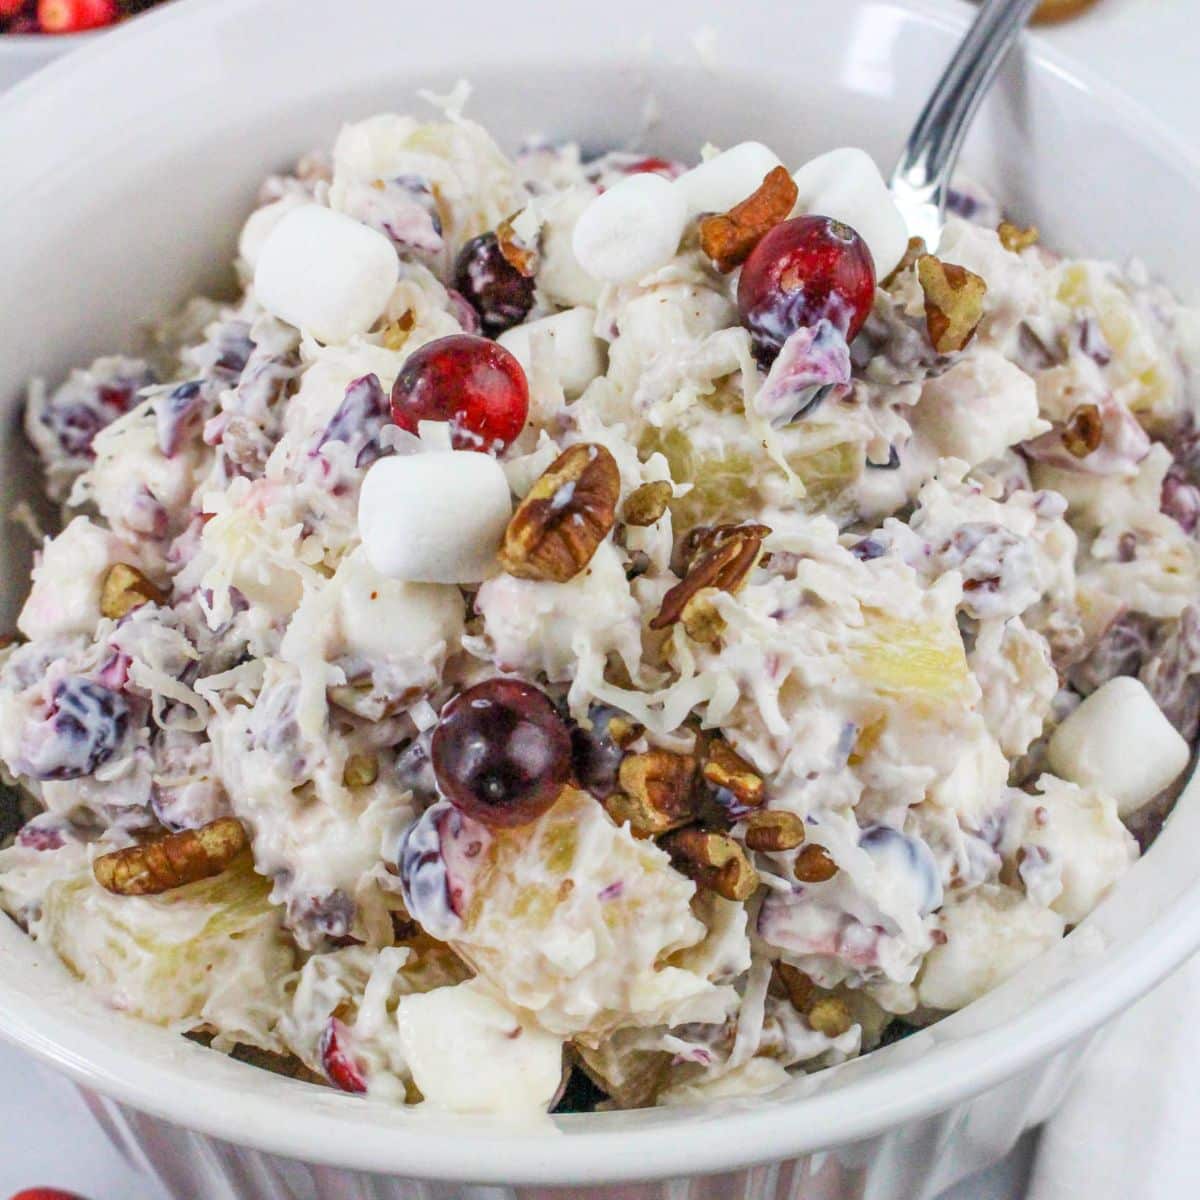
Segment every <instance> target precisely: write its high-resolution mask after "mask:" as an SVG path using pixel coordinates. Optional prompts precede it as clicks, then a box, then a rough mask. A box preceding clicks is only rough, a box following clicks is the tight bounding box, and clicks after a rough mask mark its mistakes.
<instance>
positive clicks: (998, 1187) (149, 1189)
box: [0, 0, 1200, 1200]
mask: <svg viewBox="0 0 1200 1200" xmlns="http://www.w3.org/2000/svg"><path fill="white" fill-rule="evenodd" d="M1198 25H1200V0H1100V3H1099V5H1098V7H1097V8H1096V10H1095V11H1094V12H1092V13H1090V14H1088V15H1087V16H1085V17H1082V18H1079V19H1077V20H1075V21H1073V22H1071V23H1069V24H1067V25H1063V26H1061V27H1059V28H1057V29H1054V30H1050V31H1047V33H1046V36H1047V37H1048V38H1049V39H1050V40H1051V41H1053V42H1054V43H1055V44H1057V45H1058V46H1059V47H1060V48H1061V49H1063V50H1064V51H1067V52H1069V53H1071V54H1072V55H1075V56H1078V57H1079V58H1080V59H1082V60H1083V61H1084V62H1086V63H1088V64H1089V65H1090V66H1091V67H1092V68H1093V69H1095V70H1097V71H1098V72H1099V73H1101V74H1103V75H1105V76H1107V77H1108V78H1109V79H1111V80H1113V81H1114V82H1116V83H1118V84H1119V85H1121V86H1123V87H1124V88H1125V89H1126V90H1128V91H1129V92H1131V93H1132V94H1133V95H1135V96H1136V97H1138V98H1139V99H1140V100H1141V101H1142V102H1143V103H1145V104H1146V105H1147V106H1149V107H1151V108H1152V109H1154V110H1155V111H1156V112H1157V113H1158V115H1159V118H1160V120H1161V121H1162V122H1163V123H1164V124H1166V125H1168V126H1171V127H1174V129H1175V130H1176V132H1178V133H1180V134H1183V135H1184V136H1186V137H1188V138H1189V139H1193V140H1194V139H1195V138H1197V137H1200V83H1197V82H1196V77H1195V72H1194V67H1193V61H1194V52H1193V51H1192V49H1191V47H1193V46H1195V45H1196V42H1197V38H1198V36H1200V35H1198V33H1197V27H1198ZM0 1080H3V1086H2V1087H0V1129H2V1130H3V1131H4V1133H3V1136H2V1138H0V1200H3V1198H4V1197H7V1196H9V1195H10V1194H11V1193H12V1192H14V1191H17V1190H18V1189H21V1188H28V1187H33V1186H37V1185H42V1186H46V1185H52V1186H57V1187H61V1188H68V1189H73V1190H75V1191H78V1192H79V1193H80V1194H81V1195H83V1196H86V1197H88V1200H165V1198H164V1197H163V1195H162V1193H161V1192H160V1191H159V1189H158V1188H157V1187H155V1186H154V1185H153V1184H151V1183H149V1182H148V1181H146V1180H144V1179H141V1178H139V1177H138V1176H137V1175H136V1173H135V1172H134V1171H133V1170H132V1169H131V1168H130V1167H129V1166H128V1165H127V1164H126V1163H124V1162H123V1160H122V1159H121V1158H120V1157H119V1156H118V1155H117V1154H116V1152H115V1151H113V1150H112V1149H111V1148H110V1147H109V1145H108V1143H107V1142H106V1140H105V1139H104V1137H103V1135H102V1134H101V1132H100V1130H99V1128H98V1127H97V1126H96V1125H95V1124H94V1122H93V1121H92V1119H91V1117H90V1116H89V1115H88V1112H87V1109H86V1108H85V1106H84V1104H83V1102H82V1100H81V1099H80V1097H79V1095H78V1093H77V1092H75V1090H74V1089H73V1088H72V1087H71V1086H70V1085H68V1084H66V1083H65V1082H63V1081H61V1080H60V1079H58V1078H57V1077H56V1076H54V1075H53V1074H52V1073H50V1072H48V1071H46V1070H45V1069H43V1068H42V1067H40V1066H37V1065H36V1064H34V1063H33V1062H31V1061H29V1060H27V1059H26V1058H25V1057H24V1056H22V1055H21V1054H20V1053H18V1052H16V1051H14V1050H12V1049H10V1048H9V1047H7V1046H5V1045H3V1044H0ZM1197 1118H1198V1119H1200V1113H1198V1114H1197ZM1097 1132H1098V1135H1099V1136H1106V1131H1103V1130H1099V1131H1097ZM1033 1148H1034V1146H1033V1139H1032V1138H1026V1139H1025V1141H1024V1142H1023V1143H1022V1145H1021V1146H1020V1147H1019V1148H1018V1151H1017V1152H1016V1153H1015V1154H1014V1155H1013V1156H1011V1158H1010V1160H1009V1161H1008V1162H1006V1163H1004V1164H1002V1165H1001V1166H1000V1167H999V1168H997V1169H996V1170H994V1171H992V1172H989V1173H988V1174H987V1175H986V1176H985V1177H983V1178H981V1179H976V1180H971V1181H968V1182H967V1183H966V1184H964V1185H962V1186H961V1187H959V1188H957V1189H955V1191H954V1192H953V1193H951V1194H950V1195H949V1196H947V1197H946V1198H945V1200H1020V1197H1021V1195H1022V1192H1023V1187H1024V1180H1025V1177H1026V1174H1027V1171H1028V1165H1029V1161H1030V1158H1031V1154H1032V1151H1033ZM1129 1186H1130V1191H1129V1192H1128V1200H1138V1196H1137V1193H1136V1187H1135V1181H1133V1180H1131V1181H1129ZM1180 1200H1185V1198H1183V1197H1181V1198H1180Z"/></svg>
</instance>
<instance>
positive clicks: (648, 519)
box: [621, 479, 675, 525]
mask: <svg viewBox="0 0 1200 1200" xmlns="http://www.w3.org/2000/svg"><path fill="white" fill-rule="evenodd" d="M674 494H675V489H674V488H672V487H671V485H670V484H669V483H668V482H667V481H666V480H665V479H656V480H655V481H654V482H653V483H643V484H642V486H641V487H640V488H635V489H634V490H633V491H632V492H630V493H629V495H628V497H626V500H625V507H624V508H623V509H622V511H621V519H622V520H623V521H624V522H625V524H626V525H653V524H654V523H655V521H658V520H660V519H661V518H662V515H663V513H665V512H666V511H667V505H668V504H669V503H670V501H671V497H672V496H673V495H674Z"/></svg>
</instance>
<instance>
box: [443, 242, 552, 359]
mask: <svg viewBox="0 0 1200 1200" xmlns="http://www.w3.org/2000/svg"><path fill="white" fill-rule="evenodd" d="M454 286H455V287H456V288H457V289H458V290H459V291H460V292H461V293H462V295H463V296H464V297H465V298H466V300H467V302H468V303H469V304H470V305H471V306H472V307H473V308H474V309H475V311H476V312H477V313H478V314H479V322H480V325H481V326H482V327H483V332H484V333H486V334H487V335H488V336H489V337H496V336H497V335H499V334H501V333H503V332H504V331H505V330H506V329H511V328H512V327H513V326H514V325H520V323H521V322H522V321H523V320H525V318H526V317H527V316H528V315H529V310H530V309H531V308H532V307H533V293H534V282H533V280H532V279H531V278H529V277H528V276H526V275H522V274H521V272H520V271H518V270H517V268H516V267H514V266H513V265H512V263H510V262H509V261H508V259H507V258H505V257H504V253H503V252H502V251H501V249H500V242H499V240H498V239H497V237H496V235H495V234H494V233H484V234H481V235H480V236H479V237H477V238H472V239H471V240H470V241H469V242H468V243H467V244H466V245H465V246H464V247H463V248H462V250H461V252H460V253H459V256H458V261H457V262H456V263H455V266H454Z"/></svg>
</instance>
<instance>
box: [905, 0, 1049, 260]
mask: <svg viewBox="0 0 1200 1200" xmlns="http://www.w3.org/2000/svg"><path fill="white" fill-rule="evenodd" d="M1038 3H1039V0H986V2H985V3H984V5H983V7H982V8H981V9H980V11H979V15H978V16H977V17H976V18H975V21H974V22H973V24H972V25H971V28H970V29H969V30H967V36H966V37H965V38H963V40H962V44H961V45H960V46H959V47H958V49H957V50H956V51H955V54H954V57H953V58H952V59H951V60H950V63H949V65H948V66H947V67H946V69H945V71H944V72H943V73H942V77H941V79H939V80H938V82H937V86H936V87H935V88H934V89H933V94H932V95H931V96H930V97H929V100H928V102H927V103H926V105H925V107H924V109H922V110H921V115H920V116H919V117H918V118H917V123H916V125H914V126H913V131H912V133H911V134H910V135H909V138H908V141H907V142H906V143H905V146H904V152H903V153H902V154H901V155H900V161H899V162H898V163H897V164H896V169H895V170H894V171H893V172H892V178H891V181H890V183H889V187H890V188H891V191H892V196H893V198H894V199H895V201H896V205H897V207H898V208H899V209H900V211H901V212H902V213H903V214H904V219H905V221H906V222H907V223H908V232H909V233H910V234H911V235H912V236H913V237H920V238H924V239H925V245H926V246H927V247H928V248H929V249H930V250H931V251H933V250H936V249H937V246H938V242H939V241H940V240H941V236H942V227H943V226H944V224H945V220H946V197H947V194H948V193H949V190H950V178H951V176H952V175H953V174H954V168H955V165H956V164H957V162H958V152H959V150H961V149H962V143H963V139H964V138H965V137H966V134H967V129H968V128H969V127H970V124H971V121H972V119H973V118H974V116H975V113H976V110H977V109H978V108H979V105H980V102H981V101H982V100H983V97H984V96H985V95H986V94H987V90H988V88H989V87H991V84H992V80H993V79H995V77H996V72H997V70H999V68H1000V64H1001V62H1003V60H1004V56H1005V55H1006V54H1007V53H1008V51H1009V50H1010V49H1011V48H1012V46H1013V44H1014V43H1015V42H1016V40H1017V38H1019V37H1020V35H1021V30H1022V29H1023V28H1024V27H1025V23H1026V21H1028V20H1029V18H1030V16H1031V15H1032V13H1033V10H1034V9H1035V8H1037V6H1038Z"/></svg>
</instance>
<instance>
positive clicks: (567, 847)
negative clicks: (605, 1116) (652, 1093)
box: [454, 788, 728, 1044]
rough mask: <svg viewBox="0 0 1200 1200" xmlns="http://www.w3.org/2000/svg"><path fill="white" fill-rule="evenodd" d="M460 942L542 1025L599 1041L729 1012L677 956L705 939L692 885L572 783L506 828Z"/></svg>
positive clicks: (720, 995)
mask: <svg viewBox="0 0 1200 1200" xmlns="http://www.w3.org/2000/svg"><path fill="white" fill-rule="evenodd" d="M486 854H487V861H486V862H484V864H483V865H482V866H481V868H480V872H479V874H478V876H477V877H476V883H475V887H474V889H473V892H472V897H471V902H470V904H469V906H468V908H467V911H466V913H465V915H464V922H463V930H462V932H461V934H460V935H459V936H458V937H457V938H456V939H455V940H454V948H455V949H456V950H457V951H458V952H459V953H460V954H461V955H462V956H463V957H464V958H465V959H466V960H467V961H468V962H469V963H470V964H471V965H472V966H473V967H474V968H475V969H476V970H477V971H478V972H479V974H480V975H482V976H484V977H485V978H486V979H487V980H488V981H489V982H490V983H491V984H492V986H493V987H495V988H496V989H498V990H499V991H500V992H501V993H502V994H503V995H505V996H506V997H507V998H508V1000H509V1001H510V1002H511V1003H513V1004H515V1005H517V1006H519V1007H521V1008H525V1009H529V1010H530V1011H532V1012H533V1013H534V1014H535V1015H536V1017H537V1019H538V1022H539V1023H540V1024H541V1025H542V1027H543V1028H545V1029H547V1030H549V1031H551V1032H553V1033H557V1034H559V1035H562V1036H574V1035H579V1036H581V1037H582V1038H583V1039H584V1040H585V1041H589V1042H591V1043H592V1044H595V1042H596V1041H598V1040H599V1039H600V1038H602V1037H605V1036H607V1035H608V1034H609V1033H611V1032H612V1031H613V1030H614V1029H618V1028H621V1027H622V1026H626V1025H657V1024H662V1023H675V1022H677V1021H679V1020H721V1019H723V1014H724V1008H725V1004H726V1002H727V999H728V997H727V996H726V995H725V992H726V989H722V988H716V987H714V986H713V985H712V984H711V983H709V981H708V980H707V979H706V978H705V977H704V976H703V975H700V974H697V973H695V972H693V971H689V970H685V969H682V968H680V967H675V966H671V965H669V964H668V963H667V961H666V960H667V959H668V957H669V956H670V955H671V954H673V953H674V952H675V951H677V950H680V949H683V948H684V947H687V946H694V945H696V944H697V943H698V942H700V941H701V940H702V939H703V938H704V937H705V935H706V930H705V927H704V925H703V923H702V922H701V921H699V920H697V918H696V917H695V916H694V915H693V913H692V911H691V908H690V907H689V902H690V900H691V898H692V895H693V892H694V890H695V888H694V885H693V884H692V883H691V882H690V881H689V880H687V879H685V878H684V877H683V876H682V875H680V874H679V873H678V872H677V871H675V870H674V868H673V867H672V866H671V865H670V861H669V859H668V858H667V856H666V855H665V854H664V853H663V852H662V851H661V850H659V849H658V847H657V846H655V845H653V844H652V843H650V842H645V841H639V840H637V839H635V838H634V837H633V835H632V834H631V833H630V831H629V829H628V827H625V826H617V825H614V824H613V822H612V821H611V820H610V818H609V817H608V815H607V814H606V813H605V811H604V809H603V808H602V807H601V806H600V805H599V804H597V803H596V801H595V800H593V799H592V798H591V797H590V796H588V795H586V794H585V793H583V792H579V791H576V790H575V789H573V788H568V789H567V790H566V791H564V793H563V795H562V796H561V798H560V799H559V801H558V803H557V804H555V806H554V807H553V808H552V809H551V810H550V811H549V812H548V813H546V814H545V815H544V816H543V817H541V818H540V819H539V820H538V821H536V822H534V823H533V824H532V825H528V826H525V827H523V828H521V829H515V830H511V831H508V832H504V833H501V834H499V835H498V836H496V837H495V838H494V839H493V841H492V842H491V843H490V845H489V847H488V849H487V851H486Z"/></svg>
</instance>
